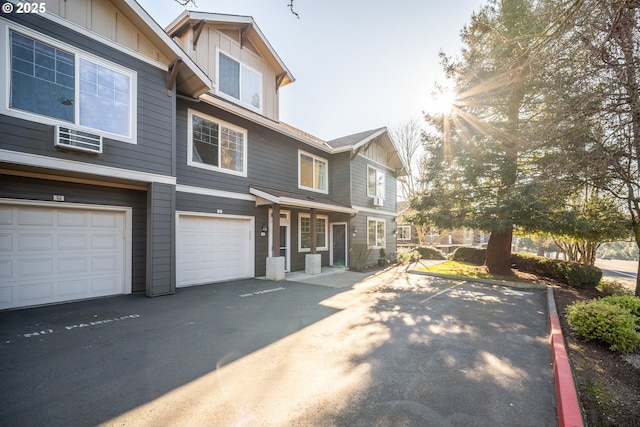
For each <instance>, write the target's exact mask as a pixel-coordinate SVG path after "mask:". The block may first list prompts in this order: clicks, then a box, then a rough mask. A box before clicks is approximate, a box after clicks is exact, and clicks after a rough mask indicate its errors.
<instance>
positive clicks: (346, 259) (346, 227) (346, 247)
mask: <svg viewBox="0 0 640 427" xmlns="http://www.w3.org/2000/svg"><path fill="white" fill-rule="evenodd" d="M334 225H343V226H344V265H345V267H346V266H348V265H349V244H348V240H349V239H348V236H347V231H348V230H349V225H348V224H347V223H346V222H332V223H331V224H329V228H330V241H329V245H330V246H331V250H330V251H329V265H333V247H334V246H335V245H334V243H333V226H334Z"/></svg>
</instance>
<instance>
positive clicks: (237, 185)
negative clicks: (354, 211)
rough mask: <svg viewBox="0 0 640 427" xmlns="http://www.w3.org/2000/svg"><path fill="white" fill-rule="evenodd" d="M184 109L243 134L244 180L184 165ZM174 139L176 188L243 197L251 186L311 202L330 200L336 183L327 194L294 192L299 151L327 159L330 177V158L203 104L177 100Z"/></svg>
mask: <svg viewBox="0 0 640 427" xmlns="http://www.w3.org/2000/svg"><path fill="white" fill-rule="evenodd" d="M187 108H191V109H193V110H196V111H199V112H202V113H204V114H206V115H209V116H211V117H214V118H216V119H219V120H222V121H225V122H227V123H231V124H233V125H235V126H238V127H241V128H243V129H246V130H247V139H248V158H247V169H248V171H247V177H241V176H237V175H231V174H227V173H224V172H217V171H211V170H207V169H202V168H198V167H192V166H188V165H187V143H188V136H187V119H188V114H187ZM176 135H177V148H176V159H177V163H178V164H177V172H178V173H177V176H178V183H179V184H186V185H193V186H197V187H205V188H215V189H219V190H224V191H231V192H237V193H245V194H246V193H248V189H249V187H250V186H252V185H255V186H259V187H266V188H272V189H277V190H284V191H291V192H296V193H299V194H305V195H308V196H310V197H313V198H315V199H333V194H334V192H335V190H336V189H335V188H334V187H335V184H336V182H335V181H333V180H331V179H330V180H329V194H323V193H318V192H314V191H305V190H300V189H298V150H299V149H300V150H303V151H306V152H308V153H311V154H314V155H316V156H318V157H322V158H324V159H327V160H328V162H329V173H330V174H332V173H334V172H335V170H336V165H335V164H334V161H335V158H334V157H332V156H330V155H329V154H327V153H325V152H323V151H321V150H317V149H315V148H314V147H311V146H309V145H306V144H303V143H301V142H299V141H296V140H294V139H291V138H288V137H286V136H283V135H281V134H279V133H277V132H275V131H272V130H269V129H265V128H264V127H262V126H259V125H257V124H255V123H252V122H250V121H248V120H245V119H242V118H239V117H237V116H235V115H233V114H231V113H228V112H226V111H223V110H220V109H218V108H216V107H213V106H211V105H208V104H205V103H203V102H199V103H197V102H187V101H183V100H178V111H177V116H176Z"/></svg>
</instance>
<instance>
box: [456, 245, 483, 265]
mask: <svg viewBox="0 0 640 427" xmlns="http://www.w3.org/2000/svg"><path fill="white" fill-rule="evenodd" d="M486 255H487V250H486V249H482V248H471V247H461V248H458V249H456V250H455V251H454V252H453V255H452V256H451V259H452V260H453V261H460V262H468V263H469V264H475V265H482V264H484V260H485V258H486Z"/></svg>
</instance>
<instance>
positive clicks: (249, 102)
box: [217, 50, 262, 112]
mask: <svg viewBox="0 0 640 427" xmlns="http://www.w3.org/2000/svg"><path fill="white" fill-rule="evenodd" d="M217 52H218V62H217V63H218V90H219V91H220V92H221V94H222V95H223V96H225V95H226V97H229V98H231V99H232V100H236V101H240V103H241V104H243V105H244V106H246V107H249V108H251V109H253V110H256V111H258V112H261V111H262V73H260V72H259V71H257V70H254V69H253V68H251V67H248V66H247V65H245V64H243V63H241V62H239V61H237V60H235V59H233V58H232V57H231V56H229V55H227V54H225V53H224V52H222V51H221V50H218V51H217Z"/></svg>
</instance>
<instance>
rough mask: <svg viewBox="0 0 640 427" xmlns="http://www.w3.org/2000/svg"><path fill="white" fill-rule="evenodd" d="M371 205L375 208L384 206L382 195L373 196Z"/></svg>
mask: <svg viewBox="0 0 640 427" xmlns="http://www.w3.org/2000/svg"><path fill="white" fill-rule="evenodd" d="M373 206H375V207H377V208H381V207H383V206H384V199H383V198H382V197H374V198H373Z"/></svg>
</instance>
